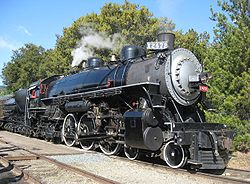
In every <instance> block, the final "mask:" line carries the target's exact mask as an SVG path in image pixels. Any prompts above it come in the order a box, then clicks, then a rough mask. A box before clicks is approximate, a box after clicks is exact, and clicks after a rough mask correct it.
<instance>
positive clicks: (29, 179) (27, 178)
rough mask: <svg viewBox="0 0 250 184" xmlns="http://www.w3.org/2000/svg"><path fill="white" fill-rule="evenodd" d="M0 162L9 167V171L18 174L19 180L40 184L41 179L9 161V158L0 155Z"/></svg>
mask: <svg viewBox="0 0 250 184" xmlns="http://www.w3.org/2000/svg"><path fill="white" fill-rule="evenodd" d="M0 163H1V164H2V165H3V166H4V167H5V168H8V167H11V168H12V170H11V172H12V173H13V174H14V175H17V176H20V177H21V180H22V179H24V180H25V181H26V182H28V183H33V184H42V182H41V181H39V179H38V178H36V177H35V176H33V175H32V174H31V173H29V172H27V171H24V170H22V169H21V168H19V167H18V166H16V165H14V164H12V163H10V161H9V160H7V159H5V158H4V157H2V156H0Z"/></svg>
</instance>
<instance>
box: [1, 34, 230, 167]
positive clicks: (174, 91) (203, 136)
mask: <svg viewBox="0 0 250 184" xmlns="http://www.w3.org/2000/svg"><path fill="white" fill-rule="evenodd" d="M174 38H175V36H174V34H172V33H161V34H159V35H158V41H156V42H148V43H147V49H148V52H146V51H145V49H143V48H141V47H138V46H131V45H130V46H125V47H123V49H122V50H121V55H120V59H119V60H117V61H116V62H113V63H112V62H110V63H106V64H104V63H103V61H102V59H101V58H97V57H92V58H89V59H88V60H87V62H86V67H85V69H83V70H82V71H80V72H78V73H74V74H70V75H68V76H52V77H49V78H47V79H44V80H42V81H38V82H36V83H34V84H32V85H30V86H29V88H28V89H27V90H25V95H22V97H23V98H22V100H21V101H20V98H19V99H17V98H14V101H13V100H12V102H11V101H9V102H6V106H8V105H9V104H8V103H10V102H11V103H12V104H13V102H15V104H17V105H18V107H19V111H17V110H16V111H15V109H12V112H13V113H14V114H22V116H20V115H18V116H19V117H23V120H24V121H23V122H24V123H21V122H20V121H19V123H16V121H15V120H13V118H12V119H10V116H9V115H6V116H5V117H3V118H2V121H5V122H6V123H5V127H7V128H8V127H11V128H12V131H16V132H20V130H21V132H22V133H25V134H27V135H30V136H36V137H44V138H46V139H53V140H60V139H61V140H62V141H63V142H64V143H65V144H66V145H67V146H73V145H76V144H79V145H80V146H81V147H82V148H83V149H85V150H90V149H95V148H97V147H99V148H100V149H101V150H102V152H103V153H105V154H107V155H113V154H118V153H119V152H120V150H121V148H123V150H124V153H125V155H126V156H127V157H128V158H129V159H132V160H133V159H136V158H138V156H139V155H143V154H144V155H148V156H160V157H161V158H163V159H164V160H165V162H166V163H167V164H168V165H169V166H170V167H172V168H181V167H184V166H190V167H191V168H199V169H214V170H223V169H225V167H226V165H227V162H228V160H229V148H230V144H231V140H232V137H233V132H232V131H231V130H228V129H227V127H226V126H225V125H224V124H218V123H207V122H206V120H205V116H204V113H203V111H202V109H201V106H202V105H203V102H204V98H205V93H206V92H207V90H208V86H207V85H206V82H207V80H208V79H209V78H210V75H209V74H208V73H206V72H204V71H203V66H202V65H201V64H200V62H199V61H198V59H197V58H196V57H195V55H194V54H193V53H192V52H191V51H189V50H187V49H184V48H174ZM21 102H22V103H21ZM20 104H22V105H20ZM23 104H25V105H23ZM6 112H7V111H6ZM13 113H12V115H13ZM15 124H18V126H15ZM20 124H23V126H21V125H20ZM17 127H18V128H17Z"/></svg>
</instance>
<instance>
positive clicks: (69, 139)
mask: <svg viewBox="0 0 250 184" xmlns="http://www.w3.org/2000/svg"><path fill="white" fill-rule="evenodd" d="M62 137H63V141H64V143H65V144H66V145H67V146H73V145H74V144H75V142H76V119H75V117H74V115H73V114H68V115H67V116H66V117H65V118H64V122H63V128H62Z"/></svg>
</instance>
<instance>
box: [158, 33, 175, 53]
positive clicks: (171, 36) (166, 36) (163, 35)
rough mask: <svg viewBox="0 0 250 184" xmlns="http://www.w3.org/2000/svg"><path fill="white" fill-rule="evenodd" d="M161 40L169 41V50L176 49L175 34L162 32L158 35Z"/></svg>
mask: <svg viewBox="0 0 250 184" xmlns="http://www.w3.org/2000/svg"><path fill="white" fill-rule="evenodd" d="M157 40H158V41H159V42H167V45H168V46H167V47H168V49H169V50H174V41H175V34H174V33H171V32H162V33H159V34H158V35H157Z"/></svg>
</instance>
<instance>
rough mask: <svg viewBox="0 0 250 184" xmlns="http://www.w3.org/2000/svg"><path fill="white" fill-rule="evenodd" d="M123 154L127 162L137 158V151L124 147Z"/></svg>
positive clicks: (136, 149)
mask: <svg viewBox="0 0 250 184" xmlns="http://www.w3.org/2000/svg"><path fill="white" fill-rule="evenodd" d="M124 153H125V155H126V157H127V158H128V159H129V160H135V159H137V158H138V157H139V149H138V148H132V147H129V146H124Z"/></svg>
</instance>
